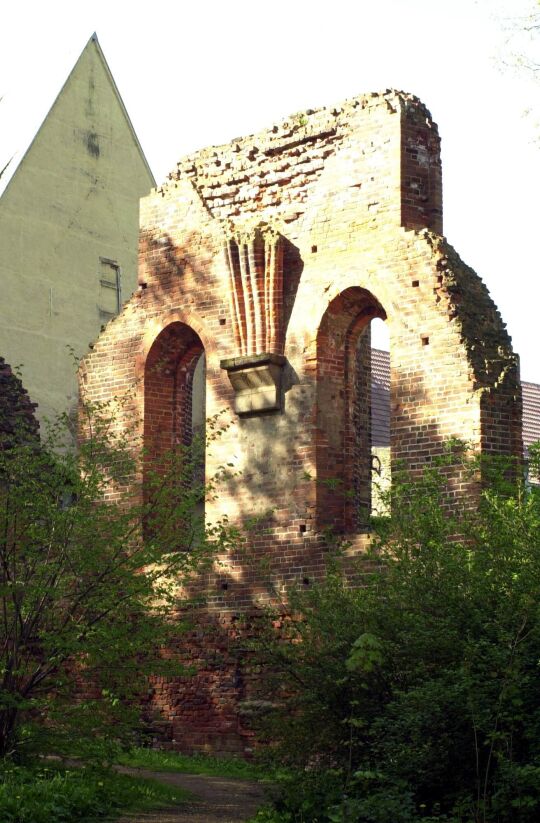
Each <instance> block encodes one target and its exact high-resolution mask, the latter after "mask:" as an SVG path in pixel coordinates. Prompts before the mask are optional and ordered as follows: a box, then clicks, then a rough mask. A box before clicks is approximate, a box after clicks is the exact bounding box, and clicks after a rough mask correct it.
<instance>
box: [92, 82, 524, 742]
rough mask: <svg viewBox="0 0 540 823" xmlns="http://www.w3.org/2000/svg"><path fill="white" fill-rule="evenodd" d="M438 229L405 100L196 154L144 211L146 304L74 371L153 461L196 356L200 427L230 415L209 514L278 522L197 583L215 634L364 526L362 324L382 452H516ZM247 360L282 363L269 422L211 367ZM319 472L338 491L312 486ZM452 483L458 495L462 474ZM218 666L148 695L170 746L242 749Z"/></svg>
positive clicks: (421, 118) (181, 416) (428, 164)
mask: <svg viewBox="0 0 540 823" xmlns="http://www.w3.org/2000/svg"><path fill="white" fill-rule="evenodd" d="M441 232H442V196H441V168H440V156H439V137H438V133H437V128H436V126H435V124H434V123H433V122H432V120H431V117H430V115H429V112H428V111H427V110H426V108H425V107H424V106H423V105H422V104H421V103H420V102H419V101H418V100H417V99H416V98H414V97H411V96H410V95H406V94H403V93H400V92H386V93H384V94H378V95H377V94H375V95H369V96H366V97H360V98H357V99H354V100H352V101H349V102H347V103H345V104H343V105H342V106H339V107H337V108H335V109H333V110H331V109H322V110H319V111H315V112H311V111H309V112H307V113H306V114H304V115H296V116H294V117H292V118H289V119H288V120H287V121H285V122H283V123H280V124H277V125H275V126H274V127H273V128H270V129H269V130H268V131H266V132H263V133H262V134H258V135H255V136H250V137H246V138H242V139H239V140H235V141H233V142H232V143H231V144H230V145H227V146H221V147H217V148H215V147H213V148H209V149H205V150H203V151H201V152H198V153H197V154H195V155H193V156H192V157H188V158H186V159H184V160H183V161H181V162H180V163H179V165H178V168H177V170H176V171H175V172H173V174H172V175H171V179H170V180H169V182H167V183H166V185H164V186H163V187H162V188H161V189H159V190H157V191H155V192H153V193H152V194H151V195H150V196H149V197H148V198H146V200H144V201H143V204H142V228H141V246H140V268H139V284H140V285H139V290H138V291H137V292H136V294H135V295H134V296H133V298H132V299H131V300H130V302H129V303H128V304H127V306H126V307H125V309H124V311H123V313H122V314H121V315H120V316H119V317H118V318H116V319H115V320H113V321H112V322H111V323H109V325H108V326H107V328H106V330H105V332H104V333H103V334H102V335H101V337H100V338H99V340H98V342H97V343H96V345H95V348H94V350H93V352H92V353H91V354H90V355H89V356H88V357H87V358H86V361H85V363H84V364H83V368H82V380H83V383H84V386H85V389H86V394H87V396H88V397H89V398H90V399H92V400H97V401H99V400H109V399H111V398H112V397H114V396H115V395H118V396H122V395H123V394H124V393H125V392H126V391H128V390H129V391H131V392H133V397H132V400H131V401H130V402H129V403H128V404H127V405H126V406H125V407H122V408H120V407H119V412H118V425H119V426H123V425H125V421H126V420H127V419H128V418H129V416H130V414H133V413H135V414H139V415H140V416H141V427H142V429H143V431H144V436H145V439H146V441H147V445H148V446H149V447H150V448H151V449H152V450H154V452H156V450H158V451H159V449H160V448H162V447H164V446H166V445H168V444H172V443H173V442H175V441H178V440H181V441H183V442H186V439H187V440H189V429H190V426H191V422H190V419H189V405H190V402H189V386H188V384H189V383H190V381H192V377H193V367H194V362H195V359H196V357H198V356H199V354H200V352H201V350H202V349H204V351H205V354H206V363H207V380H206V414H207V416H212V415H214V414H216V413H218V412H221V411H222V410H224V409H225V410H227V417H228V418H229V419H230V420H231V423H232V425H231V426H230V427H229V428H228V429H227V431H226V432H225V433H224V434H223V436H222V437H221V438H220V440H219V441H218V442H217V443H214V444H213V446H212V447H211V448H210V449H209V451H208V453H207V455H206V471H207V474H208V476H212V475H213V474H214V473H215V471H216V469H217V467H218V466H219V465H221V464H222V463H224V462H228V463H232V464H234V467H235V469H236V470H237V471H238V472H239V474H238V475H237V476H235V477H233V478H231V479H230V481H229V482H228V483H227V484H225V485H224V486H223V488H222V489H221V493H220V495H219V496H218V499H217V500H214V501H208V502H207V507H206V516H207V518H208V520H209V521H213V520H215V519H216V518H217V517H219V516H221V515H222V514H224V513H227V514H228V516H229V517H230V518H231V519H232V520H235V519H236V520H239V521H242V520H243V519H245V518H247V517H251V516H253V515H262V514H264V513H265V512H268V511H269V510H272V513H271V514H270V515H268V516H267V517H266V521H265V522H266V527H265V528H263V527H262V526H260V527H259V528H258V529H257V530H256V531H255V532H254V533H253V534H252V535H251V537H250V538H249V546H248V547H247V551H244V548H245V547H243V548H242V550H240V548H239V550H238V551H237V552H234V551H232V552H231V553H230V555H229V556H228V557H227V558H224V559H223V565H222V566H220V567H219V568H218V569H217V570H216V574H215V575H213V576H210V577H209V578H208V579H207V580H206V586H207V590H208V595H209V607H208V614H214V616H215V620H216V621H217V624H218V625H219V624H220V623H219V621H220V620H221V618H223V619H225V618H224V616H227V615H228V616H229V617H227V620H229V618H230V616H231V615H234V614H236V613H237V612H238V611H239V610H242V609H244V610H246V609H253V608H254V607H255V608H256V606H257V604H258V603H259V602H260V601H261V600H266V599H268V597H270V596H271V593H272V592H276V591H281V590H282V589H283V587H284V586H285V585H286V584H287V583H290V582H292V581H296V582H299V583H300V584H302V585H309V583H310V581H311V580H313V579H316V578H317V577H318V576H319V575H320V574H321V573H322V571H323V568H324V553H325V543H324V541H323V540H322V539H321V537H320V529H321V527H322V526H326V525H329V524H330V525H332V526H333V527H334V529H335V530H337V531H338V532H357V533H358V532H362V529H363V527H364V526H365V519H366V518H365V515H366V509H367V507H368V506H369V500H370V493H369V474H370V472H369V452H368V446H369V384H370V380H369V357H368V354H367V352H368V348H369V322H370V320H371V319H372V318H374V317H379V318H383V319H386V322H387V324H388V326H389V330H390V341H391V407H392V409H391V448H392V459H393V460H404V461H405V462H406V463H407V464H408V465H409V466H411V467H412V468H420V467H421V466H422V465H424V464H425V462H426V460H429V459H431V458H432V457H433V456H434V455H437V454H439V453H440V452H441V449H442V448H443V444H444V442H445V441H447V440H448V439H449V438H452V437H456V438H460V439H463V440H467V441H469V442H471V443H472V445H473V447H474V448H475V449H477V450H484V451H496V452H500V453H505V454H520V453H521V443H520V438H521V425H520V415H521V405H520V404H521V400H520V392H519V383H518V373H517V362H516V358H515V356H514V354H513V353H512V349H511V345H510V339H509V337H508V335H507V333H506V331H505V327H504V324H503V323H502V321H501V318H500V316H499V314H498V312H497V309H496V307H495V306H494V304H493V302H492V301H491V299H490V297H489V294H488V292H487V290H486V288H485V286H484V285H483V284H482V282H481V281H480V279H479V278H478V276H477V275H476V274H475V273H474V272H473V271H472V270H471V269H469V268H468V267H467V266H466V265H465V264H464V263H463V262H462V261H461V260H460V258H459V257H458V255H457V254H456V252H455V251H454V250H453V249H452V248H451V247H450V246H449V245H448V243H447V242H446V240H445V239H444V237H443V236H442V234H441ZM258 354H259V355H260V354H274V355H284V356H285V358H286V361H285V366H284V367H283V375H282V387H281V391H282V402H281V409H280V410H279V411H276V412H268V413H266V414H261V413H259V414H258V413H252V414H246V413H242V411H241V410H242V408H243V409H244V410H245V409H246V408H248V407H249V404H248V405H247V406H245V405H244V406H242V404H240V405H239V406H238V408H239V409H240V413H239V414H236V413H235V412H234V408H235V403H234V400H235V398H234V392H233V388H232V385H231V382H230V380H229V377H228V374H227V371H226V370H225V369H224V368H221V365H220V364H221V363H222V361H229V362H230V361H231V359H232V358H244V359H242V360H238V363H239V364H240V365H239V368H244V365H242V364H244V362H245V361H246V362H248V364H249V358H250V357H253V356H254V355H258ZM276 362H277V361H276ZM250 374H251V376H249V375H247V373H246V380H248V378H249V379H251V380H254V379H255V376H256V375H255V372H254V371H253V370H252V372H251V373H250ZM254 375H255V376H254ZM267 376H268V375H267ZM265 402H266V401H265ZM158 441H159V442H158ZM330 479H332V480H337V481H338V483H337V489H336V490H334V491H332V492H330V491H329V490H328V487H327V485H326V484H324V483H321V482H319V483H317V482H316V481H317V480H319V481H323V480H330ZM456 489H457V490H460V491H462V492H467V490H468V489H467V485H466V481H465V480H464V479H463V478H460V477H456ZM350 490H352V496H351V494H348V492H349V491H350ZM361 542H362V539H361V538H358V539H357V540H356V543H357V544H359V545H360V544H361ZM246 557H249V562H247V561H246ZM259 560H260V561H264V569H265V571H264V573H263V572H262V571H261V568H260V567H258V561H259ZM227 620H225V623H226V624H227ZM227 625H228V624H227ZM222 629H223V631H222V634H223V640H222V643H223V644H225V646H226V647H227V648H229V646H228V644H229V640H228V639H227V637H228V629H227V627H226V626H225V627H223V626H222ZM214 649H215V647H214V646H213V645H212V642H210V641H208V642H207V641H205V639H204V638H202V640H200V639H199V640H195V639H194V641H193V648H192V651H191V652H188V656H189V655H190V654H191V655H192V656H193V658H195V659H200V658H201V655H202V656H203V657H205V659H206V658H208V659H210V658H211V656H212V654H214ZM201 650H202V651H201ZM227 660H228V658H227V655H224V656H223V658H222V660H221V663H220V665H219V666H217V664H216V666H217V668H216V666H214V665H213V664H211V662H210V663H209V662H207V663H205V664H204V665H203V666H202V667H201V673H200V674H199V675H197V678H196V679H195V680H192V681H189V683H187V682H186V683H178V684H176V685H175V684H171V683H168V684H160V685H159V688H158V686H157V685H156V695H157V696H156V703H157V704H158V705H159V706H160V707H161V709H162V711H163V714H164V717H165V718H167V719H168V721H170V723H171V724H172V725H173V726H174V729H175V731H174V735H175V740H176V745H178V746H179V747H185V748H190V747H193V746H201V745H203V743H204V740H206V741H207V742H208V741H212V740H213V741H214V743H215V740H216V739H217V737H219V735H220V734H221V733H222V734H223V735H226V736H228V737H226V739H227V740H229V741H230V740H232V739H233V738H234V739H235V740H236V743H235V744H234V745H233V744H232V743H230V745H229V744H227V745H228V748H230V749H233V748H238V746H239V745H240V743H241V741H242V740H244V739H247V738H246V737H245V735H246V734H247V732H245V730H244V729H243V727H242V724H241V723H240V721H239V720H238V718H237V716H236V714H235V710H234V705H235V702H236V701H238V700H241V699H242V695H243V693H244V691H245V689H246V684H245V681H244V680H243V678H242V677H241V676H238V677H237V678H236V679H235V678H234V677H232V675H231V671H232V668H231V664H230V660H229V661H228V662H227ZM216 672H217V674H216ZM194 689H195V690H196V691H197V690H198V693H199V695H203V694H205V695H207V698H205V699H204V700H203V699H202V697H201V698H200V699H199V698H196V697H194V696H193V695H194V694H195V692H194ZM188 695H192V696H191V697H189V699H188ZM201 701H202V702H201ZM205 701H206V702H205ZM203 704H204V707H205V708H204V709H203V708H201V706H203ZM196 706H198V707H199V708H195V707H196ZM174 707H177V708H174ZM231 707H232V708H231ZM177 709H178V710H177ZM231 718H235V719H234V721H233V720H231ZM231 724H232V725H231ZM223 739H225V738H223ZM239 741H240V742H239ZM242 745H243V744H242Z"/></svg>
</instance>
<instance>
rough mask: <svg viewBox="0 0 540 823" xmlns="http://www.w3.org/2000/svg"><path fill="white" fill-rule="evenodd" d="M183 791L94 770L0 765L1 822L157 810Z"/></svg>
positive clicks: (63, 820)
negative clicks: (0, 766) (134, 810)
mask: <svg viewBox="0 0 540 823" xmlns="http://www.w3.org/2000/svg"><path fill="white" fill-rule="evenodd" d="M186 797H187V793H186V792H184V791H183V790H182V789H178V788H173V787H170V786H164V785H162V784H159V783H157V782H155V781H153V780H144V779H141V778H133V777H128V776H127V775H120V774H115V773H114V772H110V771H104V770H94V769H84V768H80V769H61V768H56V767H54V766H44V765H42V766H40V767H30V766H27V767H21V766H14V765H13V764H11V763H9V762H5V763H4V764H3V765H2V768H0V820H1V821H2V823H53V821H54V823H72V821H76V820H81V821H82V820H90V819H104V818H105V817H107V818H109V815H111V814H114V813H115V812H119V811H120V810H122V811H126V810H132V809H146V808H159V807H163V806H170V805H172V804H175V803H179V802H181V801H182V800H185V799H186Z"/></svg>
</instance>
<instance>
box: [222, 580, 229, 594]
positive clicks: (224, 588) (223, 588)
mask: <svg viewBox="0 0 540 823" xmlns="http://www.w3.org/2000/svg"><path fill="white" fill-rule="evenodd" d="M221 588H222V590H223V591H224V592H226V591H227V590H228V588H229V584H228V583H227V581H226V580H222V582H221Z"/></svg>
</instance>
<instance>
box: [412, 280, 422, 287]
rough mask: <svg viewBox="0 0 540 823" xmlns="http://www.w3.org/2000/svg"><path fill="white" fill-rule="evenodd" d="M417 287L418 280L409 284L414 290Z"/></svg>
mask: <svg viewBox="0 0 540 823" xmlns="http://www.w3.org/2000/svg"><path fill="white" fill-rule="evenodd" d="M419 285H420V280H413V281H412V283H411V286H412V287H413V288H415V289H417V288H418V286H419Z"/></svg>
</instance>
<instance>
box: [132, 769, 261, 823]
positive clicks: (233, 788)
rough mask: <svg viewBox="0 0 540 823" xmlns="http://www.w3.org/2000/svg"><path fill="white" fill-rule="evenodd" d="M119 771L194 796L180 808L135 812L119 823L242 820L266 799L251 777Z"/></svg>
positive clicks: (230, 821) (212, 822) (226, 821)
mask: <svg viewBox="0 0 540 823" xmlns="http://www.w3.org/2000/svg"><path fill="white" fill-rule="evenodd" d="M118 771H121V772H123V773H124V774H131V775H134V776H137V775H139V776H140V777H150V778H152V779H153V780H159V781H160V782H161V783H168V784H169V785H170V786H178V788H180V789H186V790H187V791H189V792H192V793H193V795H195V796H194V798H193V799H191V800H187V801H185V802H184V803H182V805H181V806H178V808H171V809H163V810H161V811H156V812H138V813H137V812H135V813H133V814H132V815H128V816H127V817H126V816H124V817H122V818H121V819H120V821H118V823H239V821H246V820H249V819H250V818H251V817H253V815H254V814H255V812H256V811H257V809H259V808H260V807H261V806H262V805H263V803H264V800H265V792H264V788H263V787H262V786H261V784H260V783H256V782H255V781H252V780H238V779H236V778H232V777H207V776H206V775H199V774H179V773H177V772H153V771H148V770H147V769H129V768H125V767H120V768H119V769H118Z"/></svg>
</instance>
